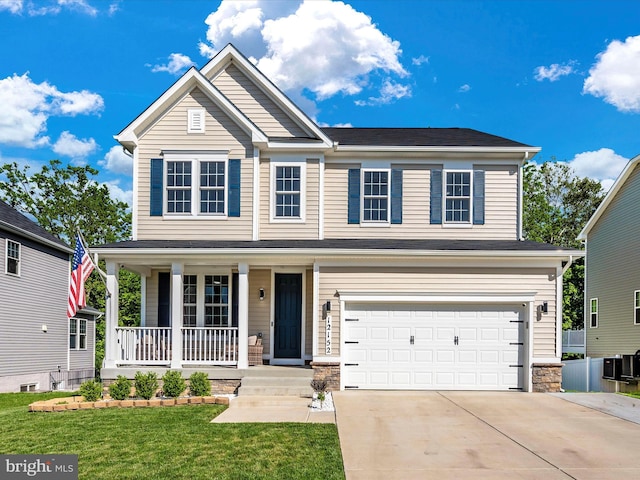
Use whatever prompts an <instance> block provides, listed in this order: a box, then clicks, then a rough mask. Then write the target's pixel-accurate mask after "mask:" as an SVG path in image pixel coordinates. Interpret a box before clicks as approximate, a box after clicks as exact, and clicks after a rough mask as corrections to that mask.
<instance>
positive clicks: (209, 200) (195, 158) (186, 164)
mask: <svg viewBox="0 0 640 480" xmlns="http://www.w3.org/2000/svg"><path fill="white" fill-rule="evenodd" d="M165 158H166V159H167V160H166V166H167V168H166V177H165V186H166V192H167V196H166V198H167V200H166V204H165V209H166V210H165V211H166V213H167V214H168V215H192V216H205V215H206V216H225V215H226V213H227V202H226V199H227V183H228V182H227V159H226V154H225V155H224V156H223V155H217V154H203V155H189V154H173V155H171V154H168V155H166V157H165Z"/></svg>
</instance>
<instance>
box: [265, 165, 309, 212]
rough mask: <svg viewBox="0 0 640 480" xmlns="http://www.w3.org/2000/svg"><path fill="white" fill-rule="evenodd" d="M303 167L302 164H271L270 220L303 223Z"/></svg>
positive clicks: (304, 171) (304, 172) (304, 168)
mask: <svg viewBox="0 0 640 480" xmlns="http://www.w3.org/2000/svg"><path fill="white" fill-rule="evenodd" d="M305 165H306V164H305V163H302V162H282V163H279V162H275V163H272V165H271V170H272V192H273V196H272V209H271V218H272V220H287V221H288V220H297V221H304V214H305V211H304V206H305V204H304V201H305V174H306V167H305Z"/></svg>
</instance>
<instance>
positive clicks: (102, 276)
mask: <svg viewBox="0 0 640 480" xmlns="http://www.w3.org/2000/svg"><path fill="white" fill-rule="evenodd" d="M76 233H77V235H78V240H79V241H80V243H81V244H82V247H83V248H84V249H85V251H86V252H87V256H88V257H89V260H90V261H91V264H92V265H93V268H94V269H95V270H96V271H97V272H98V274H99V276H100V280H102V283H104V289H105V292H106V294H107V298H109V297H111V292H110V291H109V287H108V286H107V274H106V273H105V272H103V271H102V269H101V268H100V267H99V266H98V263H97V262H95V261H94V260H93V258H92V257H91V250H89V247H88V246H87V241H86V240H85V239H84V236H83V235H82V232H81V231H80V227H77V229H76Z"/></svg>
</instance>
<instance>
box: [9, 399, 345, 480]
mask: <svg viewBox="0 0 640 480" xmlns="http://www.w3.org/2000/svg"><path fill="white" fill-rule="evenodd" d="M16 395H18V394H2V395H0V451H1V452H3V453H5V454H12V453H15V454H43V453H51V454H53V453H56V454H64V453H68V454H78V456H79V478H80V479H96V480H101V479H114V478H118V479H136V480H137V479H141V480H144V479H157V478H171V479H182V478H184V479H191V478H216V479H241V478H246V479H273V478H286V479H291V480H294V479H323V480H324V479H326V480H331V479H344V472H343V468H342V456H341V453H340V445H339V441H338V434H337V429H336V426H335V425H333V424H309V423H305V424H294V423H280V424H256V423H246V424H212V423H210V421H211V419H212V418H214V417H215V416H216V415H218V414H219V413H221V412H222V411H223V410H224V408H225V407H222V406H219V405H189V406H179V407H173V408H139V409H100V410H87V411H68V412H60V413H58V414H56V415H51V414H47V413H29V412H28V411H27V409H28V407H27V406H28V404H30V403H32V402H34V401H37V400H44V399H47V398H53V397H55V396H69V393H68V392H60V393H59V394H58V395H55V394H54V395H51V394H46V395H40V394H35V395H34V394H26V395H18V396H16ZM141 432H144V434H143V435H142V436H141Z"/></svg>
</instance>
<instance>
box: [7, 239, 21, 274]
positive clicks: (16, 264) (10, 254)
mask: <svg viewBox="0 0 640 480" xmlns="http://www.w3.org/2000/svg"><path fill="white" fill-rule="evenodd" d="M5 273H10V274H11V275H20V244H19V243H18V242H14V241H13V240H9V239H7V251H6V255H5Z"/></svg>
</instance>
